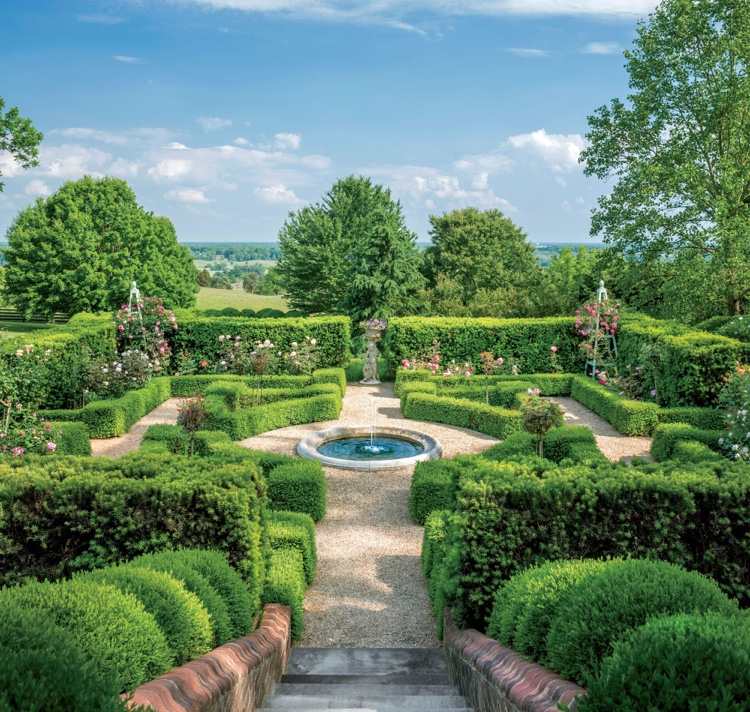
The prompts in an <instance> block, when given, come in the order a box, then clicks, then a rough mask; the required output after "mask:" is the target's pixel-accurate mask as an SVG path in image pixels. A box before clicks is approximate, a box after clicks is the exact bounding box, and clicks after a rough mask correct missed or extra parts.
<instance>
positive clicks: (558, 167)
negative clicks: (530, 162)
mask: <svg viewBox="0 0 750 712" xmlns="http://www.w3.org/2000/svg"><path fill="white" fill-rule="evenodd" d="M508 144H509V145H510V146H512V147H513V148H515V149H518V150H524V151H530V152H531V153H533V154H535V155H537V156H539V157H540V158H541V159H542V160H544V161H545V162H546V163H549V164H550V165H551V166H552V169H553V170H554V171H558V172H563V171H572V170H574V169H576V168H577V167H578V157H579V156H580V155H581V151H582V150H583V149H584V148H585V146H586V141H585V139H584V138H583V136H581V135H580V134H548V133H547V131H546V130H545V129H538V130H537V131H532V132H531V133H525V134H517V135H516V136H511V137H510V138H509V139H508Z"/></svg>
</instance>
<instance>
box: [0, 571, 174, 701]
mask: <svg viewBox="0 0 750 712" xmlns="http://www.w3.org/2000/svg"><path fill="white" fill-rule="evenodd" d="M5 606H16V607H20V608H24V609H26V610H29V611H32V612H34V613H39V614H47V615H48V616H49V618H50V619H51V620H52V621H53V622H54V623H55V624H56V625H59V626H60V627H61V628H64V629H65V630H67V631H68V632H69V633H70V634H71V636H72V637H73V640H74V641H75V642H76V644H77V645H78V647H79V648H80V649H81V651H82V652H83V653H84V654H85V655H86V656H87V657H88V658H90V659H92V660H95V661H96V664H97V665H98V666H99V669H100V670H101V672H102V674H104V675H107V676H109V675H111V676H113V677H115V679H116V680H117V683H118V688H119V689H120V690H121V691H126V690H132V689H133V688H135V687H137V686H138V685H140V684H141V683H143V682H146V681H148V680H151V679H153V678H155V677H158V676H159V675H161V674H162V673H164V672H166V671H167V670H169V668H170V667H171V655H170V652H169V646H168V645H167V641H166V638H165V637H164V634H163V633H162V632H161V629H160V628H159V626H158V625H157V623H156V621H155V620H154V617H153V616H152V615H151V614H150V613H148V612H147V611H146V609H145V608H144V607H143V604H142V603H141V602H140V601H139V600H138V599H137V598H136V597H135V596H133V595H131V594H128V593H123V592H122V591H119V590H118V589H116V588H115V587H114V586H110V585H106V584H101V583H97V582H95V581H86V580H84V579H81V578H78V579H74V580H72V581H60V582H57V583H37V582H34V583H30V584H26V585H23V586H18V587H15V588H9V589H4V590H2V591H0V608H3V607H5Z"/></svg>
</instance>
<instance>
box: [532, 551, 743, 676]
mask: <svg viewBox="0 0 750 712" xmlns="http://www.w3.org/2000/svg"><path fill="white" fill-rule="evenodd" d="M737 610H738V608H737V604H736V603H735V602H734V601H731V600H730V599H729V598H727V596H726V595H725V594H724V593H722V591H721V589H720V588H719V587H718V585H717V584H716V583H715V582H714V581H712V580H711V579H709V578H707V577H705V576H702V575H701V574H699V573H696V572H694V571H685V570H684V569H681V568H680V567H679V566H675V565H673V564H668V563H666V562H664V561H646V560H638V559H631V560H628V561H620V562H617V563H613V564H610V565H608V566H606V567H605V568H604V569H603V570H602V571H600V572H598V573H594V574H592V575H591V576H587V577H585V579H583V580H581V581H580V582H579V583H578V584H577V585H575V586H573V587H572V588H570V589H568V590H567V591H566V592H565V594H564V596H563V600H561V601H560V604H559V606H558V607H557V612H556V615H555V617H554V620H553V621H552V625H551V626H550V632H549V636H548V638H547V657H548V662H549V664H550V666H551V667H552V668H553V669H554V670H556V671H557V672H559V673H560V674H561V675H562V676H563V677H566V678H568V679H571V680H574V681H575V682H578V683H579V684H582V685H584V686H586V685H588V684H589V683H590V682H591V681H592V680H593V679H594V678H595V677H596V675H597V674H598V673H599V670H600V666H601V663H602V660H604V658H606V657H607V656H608V655H609V654H610V653H611V652H612V649H613V646H614V644H615V642H617V640H619V639H620V638H622V637H623V636H624V635H626V634H627V633H628V632H629V631H631V630H633V629H634V628H637V627H638V626H641V625H643V624H644V623H645V622H646V621H648V620H649V619H651V618H654V617H655V616H660V615H669V614H676V613H706V612H717V613H722V614H727V615H733V614H735V613H736V612H737Z"/></svg>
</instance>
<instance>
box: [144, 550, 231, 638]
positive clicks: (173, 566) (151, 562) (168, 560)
mask: <svg viewBox="0 0 750 712" xmlns="http://www.w3.org/2000/svg"><path fill="white" fill-rule="evenodd" d="M132 563H133V564H134V565H135V566H139V567H145V568H149V569H153V570H154V571H163V572H165V573H168V574H169V575H170V576H172V577H174V578H176V579H177V580H178V581H180V582H181V583H182V584H183V586H185V588H186V589H187V590H188V591H191V592H192V593H194V594H195V595H196V596H197V597H198V600H199V601H200V602H201V604H202V605H203V607H204V608H205V609H206V610H207V611H208V615H209V618H210V620H211V630H212V632H213V646H214V647H217V646H219V645H223V644H224V643H226V642H227V641H229V640H232V638H233V635H232V632H233V629H232V621H231V618H230V617H229V608H228V606H227V604H226V603H225V602H224V599H223V598H222V597H221V596H220V595H219V593H218V592H217V590H216V589H215V588H214V587H213V586H212V585H211V584H210V583H209V581H208V579H207V578H206V577H205V576H203V575H202V574H200V573H198V572H197V571H196V570H195V569H194V568H193V567H192V566H191V565H190V564H188V563H187V561H186V560H185V558H184V557H182V556H180V555H179V552H172V551H164V552H162V553H160V554H147V555H145V556H140V557H138V558H137V559H134V560H133V562H132Z"/></svg>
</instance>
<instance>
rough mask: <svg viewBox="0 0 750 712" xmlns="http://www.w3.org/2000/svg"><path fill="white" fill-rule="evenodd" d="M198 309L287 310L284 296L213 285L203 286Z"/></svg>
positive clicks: (197, 302)
mask: <svg viewBox="0 0 750 712" xmlns="http://www.w3.org/2000/svg"><path fill="white" fill-rule="evenodd" d="M195 306H196V308H197V309H223V308H224V307H234V308H235V309H254V310H255V311H258V310H259V309H266V308H270V309H281V310H282V311H287V310H288V309H289V307H288V306H287V303H286V300H285V299H284V297H281V296H278V295H273V296H264V295H261V294H248V293H247V292H246V291H244V290H243V289H214V288H212V287H201V288H200V291H199V292H198V299H197V301H196V305H195Z"/></svg>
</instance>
